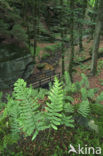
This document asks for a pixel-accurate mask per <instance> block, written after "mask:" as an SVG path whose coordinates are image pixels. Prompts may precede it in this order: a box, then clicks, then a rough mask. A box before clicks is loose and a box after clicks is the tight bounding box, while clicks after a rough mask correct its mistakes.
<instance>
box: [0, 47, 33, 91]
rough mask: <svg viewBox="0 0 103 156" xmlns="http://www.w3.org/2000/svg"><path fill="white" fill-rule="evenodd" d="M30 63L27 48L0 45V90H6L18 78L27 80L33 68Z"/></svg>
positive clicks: (30, 59) (30, 57)
mask: <svg viewBox="0 0 103 156" xmlns="http://www.w3.org/2000/svg"><path fill="white" fill-rule="evenodd" d="M32 62H33V59H32V56H31V54H30V52H29V50H28V49H27V48H20V47H17V46H16V45H6V44H4V45H0V90H2V89H6V88H8V87H9V86H10V84H12V83H14V82H15V81H16V80H17V79H18V78H20V77H23V78H24V79H27V78H28V77H29V75H30V74H31V73H32V70H33V67H34V64H32ZM26 68H27V69H26Z"/></svg>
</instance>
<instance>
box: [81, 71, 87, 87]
mask: <svg viewBox="0 0 103 156" xmlns="http://www.w3.org/2000/svg"><path fill="white" fill-rule="evenodd" d="M81 77H82V80H81V82H80V86H81V88H82V87H85V88H89V82H88V78H87V77H86V76H85V74H83V73H82V74H81Z"/></svg>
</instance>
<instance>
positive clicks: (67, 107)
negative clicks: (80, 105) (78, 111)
mask: <svg viewBox="0 0 103 156" xmlns="http://www.w3.org/2000/svg"><path fill="white" fill-rule="evenodd" d="M64 111H65V112H68V113H73V112H74V107H73V106H72V105H71V104H70V103H69V102H68V103H65V104H64Z"/></svg>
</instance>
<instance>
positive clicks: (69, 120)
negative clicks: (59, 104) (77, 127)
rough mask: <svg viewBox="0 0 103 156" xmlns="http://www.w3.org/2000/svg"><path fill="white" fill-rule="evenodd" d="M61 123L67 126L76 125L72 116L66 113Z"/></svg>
mask: <svg viewBox="0 0 103 156" xmlns="http://www.w3.org/2000/svg"><path fill="white" fill-rule="evenodd" d="M61 124H63V125H65V126H67V127H74V120H73V119H72V116H66V115H65V114H64V113H62V121H61Z"/></svg>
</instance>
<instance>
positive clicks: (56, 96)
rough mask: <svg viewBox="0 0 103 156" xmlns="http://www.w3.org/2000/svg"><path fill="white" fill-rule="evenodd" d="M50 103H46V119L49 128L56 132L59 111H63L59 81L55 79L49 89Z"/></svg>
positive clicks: (58, 122) (59, 117)
mask: <svg viewBox="0 0 103 156" xmlns="http://www.w3.org/2000/svg"><path fill="white" fill-rule="evenodd" d="M48 98H49V100H50V103H49V102H47V103H46V105H47V106H46V110H47V118H48V120H49V122H50V126H51V127H52V128H53V129H56V130H57V125H60V121H61V117H62V115H61V111H62V110H63V89H62V86H61V83H60V82H59V80H58V79H57V78H56V77H55V81H54V86H53V87H52V88H51V90H50V93H49V96H48Z"/></svg>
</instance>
